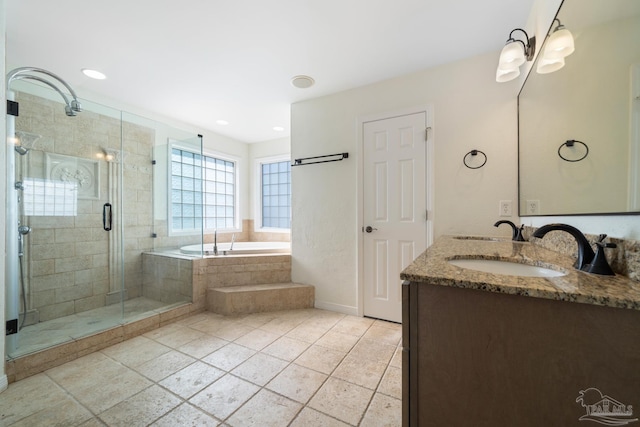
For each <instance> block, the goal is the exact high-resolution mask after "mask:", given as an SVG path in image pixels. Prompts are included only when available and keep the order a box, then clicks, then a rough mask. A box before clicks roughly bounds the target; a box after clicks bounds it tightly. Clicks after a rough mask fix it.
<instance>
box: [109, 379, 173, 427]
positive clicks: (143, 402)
mask: <svg viewBox="0 0 640 427" xmlns="http://www.w3.org/2000/svg"><path fill="white" fill-rule="evenodd" d="M180 403H181V401H180V399H179V398H177V397H175V396H174V395H172V394H171V393H169V392H168V391H166V390H164V389H163V388H161V387H158V386H157V385H153V386H151V387H149V388H147V389H146V390H144V391H142V392H140V393H138V394H136V395H135V396H132V397H130V398H128V399H126V400H124V401H122V402H120V403H119V404H117V405H116V406H113V407H112V408H110V409H108V410H106V411H104V412H103V413H101V414H99V417H100V419H101V420H102V421H104V422H105V423H106V424H107V425H109V426H114V427H117V426H123V427H129V426H132V425H139V426H144V425H149V424H151V423H152V422H153V421H154V420H157V419H158V418H160V417H162V416H163V415H165V414H166V413H167V412H169V411H171V410H172V409H173V408H175V407H176V406H178V405H179V404H180Z"/></svg>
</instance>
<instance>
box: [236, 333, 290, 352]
mask: <svg viewBox="0 0 640 427" xmlns="http://www.w3.org/2000/svg"><path fill="white" fill-rule="evenodd" d="M278 338H280V335H277V334H273V333H271V332H267V331H263V330H262V329H254V330H253V331H251V332H249V333H248V334H246V335H243V336H241V337H240V338H238V339H237V340H235V343H236V344H240V345H242V346H245V347H248V348H250V349H252V350H256V351H259V350H262V349H263V348H265V347H266V346H268V345H269V344H271V343H272V342H274V341H275V340H277V339H278Z"/></svg>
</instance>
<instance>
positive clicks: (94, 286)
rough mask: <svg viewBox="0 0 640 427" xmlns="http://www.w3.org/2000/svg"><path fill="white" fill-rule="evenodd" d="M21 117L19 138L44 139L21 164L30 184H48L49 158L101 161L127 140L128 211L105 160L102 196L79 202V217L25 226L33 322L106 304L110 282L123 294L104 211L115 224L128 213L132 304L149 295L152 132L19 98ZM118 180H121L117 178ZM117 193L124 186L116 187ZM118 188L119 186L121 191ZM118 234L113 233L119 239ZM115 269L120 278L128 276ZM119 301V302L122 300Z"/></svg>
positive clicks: (42, 219) (35, 220)
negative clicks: (145, 264) (108, 208)
mask: <svg viewBox="0 0 640 427" xmlns="http://www.w3.org/2000/svg"><path fill="white" fill-rule="evenodd" d="M17 100H18V101H19V102H20V116H19V117H17V119H16V130H19V131H25V132H29V133H33V134H38V135H42V138H40V139H39V140H37V141H36V142H35V145H34V148H33V149H32V150H31V151H30V152H29V153H28V154H27V155H26V156H16V157H17V159H16V161H17V162H21V163H22V164H23V165H24V163H25V162H27V165H26V169H23V170H24V176H25V177H34V178H46V177H47V164H46V155H45V153H55V154H57V155H64V156H72V157H75V158H79V159H89V160H91V161H95V160H96V159H99V155H101V154H103V152H104V150H107V151H109V150H117V151H119V150H120V148H121V144H120V141H121V136H123V137H124V155H123V159H124V161H123V162H120V163H117V164H116V165H115V167H116V168H123V169H122V170H123V173H124V178H123V179H124V205H123V206H119V204H120V203H119V200H118V199H117V197H116V198H115V199H116V200H113V199H112V198H111V197H110V192H109V190H108V186H109V176H108V171H109V168H110V164H109V163H108V162H107V161H105V160H104V158H101V159H100V160H99V162H98V163H99V196H98V194H97V193H93V194H91V196H90V197H93V196H97V198H79V199H78V208H77V216H28V217H22V218H23V219H24V220H23V223H26V225H29V226H30V227H31V228H32V232H31V233H30V234H29V235H28V236H26V238H25V257H24V261H25V262H24V274H25V279H26V280H25V282H26V286H27V289H28V291H27V295H28V296H29V298H28V301H27V304H28V307H29V310H28V312H29V314H28V317H27V318H28V322H29V323H31V322H34V321H36V322H37V321H38V320H39V321H46V320H49V319H54V318H57V317H61V316H66V315H70V314H74V313H79V312H82V311H86V310H90V309H93V308H97V307H102V306H104V305H105V304H107V302H108V300H112V299H111V298H109V299H108V298H107V295H108V294H109V291H110V280H112V281H115V282H116V287H114V286H113V285H112V286H111V288H112V289H120V285H121V281H122V278H121V275H120V274H116V275H115V276H113V275H112V278H111V279H110V265H109V264H110V257H109V251H110V250H111V251H116V253H117V254H118V257H116V259H119V254H120V250H119V248H113V247H112V248H111V249H110V247H109V246H110V244H109V233H108V232H106V231H104V230H103V226H102V209H103V205H104V204H105V203H107V202H109V203H111V204H112V205H113V209H114V218H117V214H118V213H119V212H120V210H121V209H123V212H124V215H123V225H124V230H125V232H124V241H123V242H122V244H123V246H124V260H125V264H124V281H125V287H126V296H127V297H128V298H133V297H136V296H139V295H141V294H142V256H141V254H142V252H143V251H146V250H149V249H151V248H152V247H153V241H152V239H151V237H150V236H151V227H152V223H153V217H152V214H153V213H152V169H151V153H152V147H153V144H154V140H155V135H154V131H153V129H149V128H146V127H142V126H138V125H135V124H131V123H121V121H120V120H119V119H114V118H111V117H107V116H104V115H100V114H96V113H93V112H89V111H83V112H82V113H79V114H78V115H77V116H76V117H67V116H66V115H65V114H64V110H63V107H62V106H61V104H59V103H56V102H51V101H48V100H45V99H43V98H39V97H36V96H32V95H29V94H25V93H18V94H17ZM116 179H117V178H116ZM116 185H118V184H116ZM118 187H119V185H118ZM116 232H117V228H114V230H113V231H111V233H116ZM119 262H120V261H118V262H116V263H114V262H113V261H111V263H112V264H115V265H111V267H112V268H114V269H115V270H113V271H121V265H119ZM115 296H116V298H115V300H118V299H119V295H115Z"/></svg>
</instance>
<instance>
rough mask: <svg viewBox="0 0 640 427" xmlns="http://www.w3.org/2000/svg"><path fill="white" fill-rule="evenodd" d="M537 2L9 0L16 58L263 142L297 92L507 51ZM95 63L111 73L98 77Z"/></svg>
mask: <svg viewBox="0 0 640 427" xmlns="http://www.w3.org/2000/svg"><path fill="white" fill-rule="evenodd" d="M532 4H533V0H315V1H312V0H272V1H265V0H227V1H223V0H180V1H168V0H108V1H90V0H58V1H51V0H7V1H5V9H6V25H7V68H8V69H12V68H15V67H21V66H35V67H40V68H45V69H47V70H50V71H52V72H54V73H56V74H58V75H60V76H62V77H63V78H64V79H65V80H66V81H67V82H69V83H70V84H71V85H72V86H73V87H74V89H75V90H76V92H78V96H79V97H80V98H85V99H86V98H88V99H92V98H91V96H89V94H98V95H99V96H101V97H104V98H106V99H114V100H118V102H120V103H124V104H127V105H132V106H135V107H136V108H140V109H144V110H148V111H151V112H153V113H154V114H157V115H160V116H165V117H170V118H174V119H177V120H180V121H183V122H186V123H189V124H192V125H194V126H196V127H197V128H198V129H203V130H204V129H208V130H212V131H214V132H217V133H220V134H223V135H227V136H229V137H232V138H235V139H238V140H241V141H245V142H256V141H264V140H269V139H274V138H279V137H283V136H287V135H288V134H289V106H290V104H291V103H294V102H297V101H301V100H304V99H310V98H315V97H318V96H323V95H327V94H331V93H335V92H339V91H343V90H346V89H350V88H354V87H358V86H362V85H366V84H369V83H373V82H377V81H381V80H385V79H388V78H391V77H395V76H399V75H403V74H408V73H411V72H415V71H418V70H422V69H425V68H429V67H432V66H435V65H439V64H444V63H447V62H452V61H455V60H458V59H462V58H466V57H471V56H474V55H478V54H482V53H487V52H491V51H495V52H496V61H497V56H498V51H499V50H500V48H501V47H502V46H503V44H504V42H505V40H506V39H507V36H508V35H509V32H510V31H511V30H512V29H514V28H516V27H522V26H524V25H525V23H526V20H527V17H528V15H529V12H530V10H531V7H532ZM81 68H94V69H98V70H100V71H102V72H103V73H105V74H106V75H107V77H108V78H107V80H103V81H96V80H91V79H89V78H87V77H85V76H84V75H82V74H81V73H80V69H81ZM299 74H307V75H310V76H312V77H313V78H314V79H315V80H316V84H315V86H313V87H312V88H309V89H304V90H303V89H297V88H294V87H292V86H291V85H290V83H289V82H290V79H291V77H293V76H295V75H299ZM83 93H84V95H83ZM218 119H224V120H227V121H228V122H229V125H227V126H220V125H218V124H216V120H218ZM274 126H282V127H284V128H285V131H284V132H275V131H273V130H272V128H273V127H274Z"/></svg>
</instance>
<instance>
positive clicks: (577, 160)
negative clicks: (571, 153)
mask: <svg viewBox="0 0 640 427" xmlns="http://www.w3.org/2000/svg"><path fill="white" fill-rule="evenodd" d="M576 142H577V143H578V144H582V145H584V148H585V149H586V152H585V153H584V156H582V157H580V158H579V159H574V160H571V159H567V158H566V157H565V156H563V155H562V153H561V152H560V151H561V150H562V147H573V146H574V145H575V143H576ZM588 155H589V147H588V146H587V144H585V143H584V142H582V141H578V140H575V139H570V140H568V141H567V142H565V143H563V144H560V147H558V156H560V158H561V159H562V160H564V161H565V162H571V163H575V162H579V161H580V160H584V159H585V158H586V157H587V156H588Z"/></svg>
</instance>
